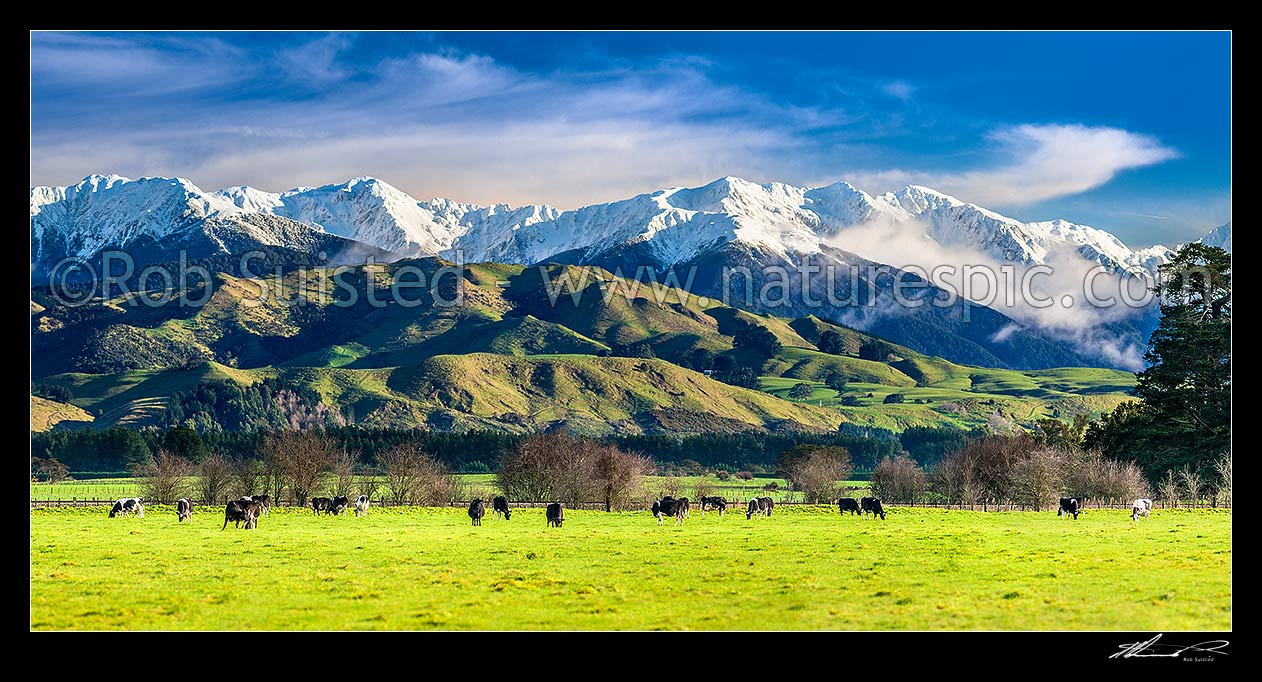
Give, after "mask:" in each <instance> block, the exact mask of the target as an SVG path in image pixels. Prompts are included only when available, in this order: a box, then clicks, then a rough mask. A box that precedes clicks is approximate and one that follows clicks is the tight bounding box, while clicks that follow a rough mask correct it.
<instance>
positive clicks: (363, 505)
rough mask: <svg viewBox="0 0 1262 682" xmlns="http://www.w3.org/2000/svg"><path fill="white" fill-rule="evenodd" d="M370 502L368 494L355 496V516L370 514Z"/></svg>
mask: <svg viewBox="0 0 1262 682" xmlns="http://www.w3.org/2000/svg"><path fill="white" fill-rule="evenodd" d="M368 503H369V500H368V496H367V495H360V496H359V497H357V498H355V516H368Z"/></svg>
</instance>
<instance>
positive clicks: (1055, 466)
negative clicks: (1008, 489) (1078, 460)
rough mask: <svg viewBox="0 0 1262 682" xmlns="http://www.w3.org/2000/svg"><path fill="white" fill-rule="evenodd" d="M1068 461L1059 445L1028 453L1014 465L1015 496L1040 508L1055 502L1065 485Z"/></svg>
mask: <svg viewBox="0 0 1262 682" xmlns="http://www.w3.org/2000/svg"><path fill="white" fill-rule="evenodd" d="M1065 464H1066V463H1065V456H1064V454H1063V453H1062V452H1061V451H1059V450H1058V449H1056V448H1049V447H1043V448H1038V449H1035V450H1032V451H1030V452H1028V453H1026V455H1025V457H1023V458H1022V459H1020V460H1019V461H1017V463H1016V464H1015V465H1014V466H1013V471H1012V483H1013V485H1012V490H1013V494H1014V499H1015V500H1016V501H1018V502H1020V503H1021V504H1024V505H1029V506H1031V507H1034V508H1035V509H1040V510H1041V509H1045V508H1047V507H1049V506H1052V505H1054V504H1056V502H1057V500H1058V499H1059V497H1060V495H1061V490H1062V487H1063V485H1064V478H1063V475H1064V471H1065Z"/></svg>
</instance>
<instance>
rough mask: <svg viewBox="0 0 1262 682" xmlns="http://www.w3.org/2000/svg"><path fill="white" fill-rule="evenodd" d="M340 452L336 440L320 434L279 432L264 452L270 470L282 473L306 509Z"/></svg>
mask: <svg viewBox="0 0 1262 682" xmlns="http://www.w3.org/2000/svg"><path fill="white" fill-rule="evenodd" d="M341 450H342V448H341V446H340V445H339V444H338V442H337V440H336V439H334V438H333V437H332V436H329V435H328V434H326V433H324V432H321V431H280V432H278V433H275V434H273V435H272V436H271V437H269V438H268V440H267V443H266V445H265V446H264V449H263V452H264V462H265V463H267V469H269V470H270V471H272V472H277V473H279V474H280V476H281V477H282V479H283V480H284V482H285V484H286V485H287V486H288V487H289V492H290V493H291V494H292V495H293V497H294V502H295V503H296V504H298V505H299V506H306V504H307V498H308V497H309V496H310V495H311V494H312V493H313V492H315V491H317V490H318V489H319V487H320V485H321V484H322V483H323V482H324V477H325V471H326V470H327V469H328V468H329V467H330V466H331V465H332V464H333V462H334V461H336V460H337V458H338V455H339V454H341Z"/></svg>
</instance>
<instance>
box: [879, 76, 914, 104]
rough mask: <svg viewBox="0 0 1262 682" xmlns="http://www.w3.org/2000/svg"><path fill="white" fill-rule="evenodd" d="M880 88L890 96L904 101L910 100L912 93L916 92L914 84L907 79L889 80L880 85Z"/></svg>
mask: <svg viewBox="0 0 1262 682" xmlns="http://www.w3.org/2000/svg"><path fill="white" fill-rule="evenodd" d="M881 90H882V91H883V92H884V93H885V94H887V95H889V96H890V97H893V98H895V99H901V100H903V101H904V102H908V101H911V96H912V94H913V93H915V92H916V88H915V86H913V85H912V84H911V83H908V82H907V81H890V82H889V83H886V84H885V85H883V86H881Z"/></svg>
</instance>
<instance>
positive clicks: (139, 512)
mask: <svg viewBox="0 0 1262 682" xmlns="http://www.w3.org/2000/svg"><path fill="white" fill-rule="evenodd" d="M132 513H135V514H136V516H138V517H141V518H144V516H145V504H144V500H143V499H141V498H139V497H124V498H122V499H121V500H118V501H117V502H115V503H114V506H113V508H111V509H110V518H111V519H112V518H114V517H115V516H118V515H119V514H122V515H123V516H127V515H128V514H132Z"/></svg>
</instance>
